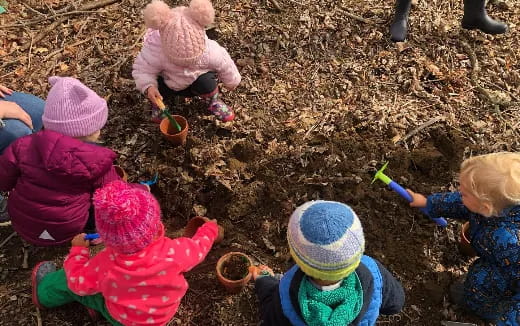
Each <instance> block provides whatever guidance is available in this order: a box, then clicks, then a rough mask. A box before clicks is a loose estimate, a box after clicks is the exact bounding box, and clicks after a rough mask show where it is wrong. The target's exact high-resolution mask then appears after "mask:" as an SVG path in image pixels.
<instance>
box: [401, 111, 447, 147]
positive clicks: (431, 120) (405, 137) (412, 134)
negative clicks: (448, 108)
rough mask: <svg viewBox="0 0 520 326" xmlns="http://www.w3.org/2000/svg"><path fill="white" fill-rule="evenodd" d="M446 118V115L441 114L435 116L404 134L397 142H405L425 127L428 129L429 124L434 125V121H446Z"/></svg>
mask: <svg viewBox="0 0 520 326" xmlns="http://www.w3.org/2000/svg"><path fill="white" fill-rule="evenodd" d="M444 120H446V117H445V116H443V115H441V116H438V117H435V118H431V119H430V120H428V121H426V122H425V123H423V124H422V125H420V126H419V127H417V128H415V129H414V130H412V131H410V132H409V133H407V134H406V135H404V137H403V138H401V139H399V140H398V141H397V142H396V144H397V143H401V142H403V143H404V142H405V141H406V140H407V139H408V138H410V137H412V136H414V135H416V134H418V133H419V131H421V130H423V129H426V128H428V127H429V126H431V125H433V124H434V123H436V122H439V121H444Z"/></svg>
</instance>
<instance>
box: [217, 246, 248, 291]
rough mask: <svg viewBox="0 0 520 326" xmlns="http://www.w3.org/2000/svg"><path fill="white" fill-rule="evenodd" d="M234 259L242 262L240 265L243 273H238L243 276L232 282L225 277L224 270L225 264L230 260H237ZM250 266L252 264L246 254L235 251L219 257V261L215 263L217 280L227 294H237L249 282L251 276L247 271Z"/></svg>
mask: <svg viewBox="0 0 520 326" xmlns="http://www.w3.org/2000/svg"><path fill="white" fill-rule="evenodd" d="M236 257H238V258H239V259H242V260H243V261H242V263H243V265H244V270H243V273H242V271H240V275H243V276H241V277H242V278H240V279H236V280H232V279H229V278H228V277H226V276H225V275H226V272H228V271H227V270H226V268H227V264H228V263H229V262H230V260H231V259H237V258H236ZM250 266H253V262H252V261H251V259H250V258H249V257H248V256H247V255H246V254H243V253H241V252H237V251H232V252H229V253H227V254H225V255H224V256H222V257H220V259H219V260H218V262H217V278H218V280H219V281H220V283H222V285H224V287H225V288H226V290H227V291H228V292H229V293H238V292H240V291H241V290H242V288H243V287H244V286H246V284H247V283H248V282H249V281H250V280H251V276H252V275H251V272H250V271H249V267H250Z"/></svg>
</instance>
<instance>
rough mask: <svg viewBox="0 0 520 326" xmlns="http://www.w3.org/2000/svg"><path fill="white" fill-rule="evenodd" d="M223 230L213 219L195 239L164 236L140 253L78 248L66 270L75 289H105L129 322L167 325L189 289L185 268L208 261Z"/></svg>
mask: <svg viewBox="0 0 520 326" xmlns="http://www.w3.org/2000/svg"><path fill="white" fill-rule="evenodd" d="M217 234H218V227H217V224H216V223H214V222H207V223H205V224H204V225H203V226H201V227H200V228H199V229H198V230H197V233H196V234H195V235H194V236H193V237H192V238H177V239H170V238H167V237H165V236H164V229H163V230H162V232H161V235H160V236H159V237H158V238H157V239H155V240H154V241H153V242H152V243H151V244H150V245H149V246H148V247H146V248H145V249H143V250H142V251H139V252H137V253H134V254H130V255H124V254H118V253H116V252H115V251H114V250H112V249H111V248H105V249H104V250H103V251H101V252H100V253H99V254H97V255H96V256H94V257H92V258H90V257H89V256H90V252H89V249H88V248H84V247H72V248H71V249H70V253H69V255H68V256H67V258H66V259H65V263H64V269H65V274H66V276H67V284H68V286H69V288H70V290H71V291H72V292H74V293H76V294H78V295H81V296H86V295H94V294H96V293H101V294H102V295H103V297H104V298H105V304H106V307H107V309H108V311H109V312H110V315H111V316H112V317H113V318H114V319H115V320H117V321H119V322H120V323H121V324H123V325H135V326H141V325H156V326H159V325H165V324H167V323H168V322H169V321H170V320H171V319H172V317H173V316H174V315H175V313H176V312H177V308H178V307H179V303H180V301H181V299H182V297H183V296H184V294H185V293H186V291H187V290H188V283H187V282H186V279H185V278H184V275H183V273H185V272H187V271H189V270H190V269H192V268H193V267H195V266H196V265H197V264H199V263H200V262H202V261H203V260H204V258H205V257H206V255H207V253H208V252H209V250H210V249H211V246H212V245H213V242H214V241H215V239H216V237H217Z"/></svg>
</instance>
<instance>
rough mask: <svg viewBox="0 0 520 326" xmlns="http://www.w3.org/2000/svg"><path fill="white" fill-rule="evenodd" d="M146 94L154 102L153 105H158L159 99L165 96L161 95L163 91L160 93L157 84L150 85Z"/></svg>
mask: <svg viewBox="0 0 520 326" xmlns="http://www.w3.org/2000/svg"><path fill="white" fill-rule="evenodd" d="M146 96H147V97H148V99H149V100H150V102H152V104H153V105H157V99H160V100H161V101H162V99H163V97H162V96H161V93H159V90H158V89H157V87H155V86H150V87H148V89H147V90H146Z"/></svg>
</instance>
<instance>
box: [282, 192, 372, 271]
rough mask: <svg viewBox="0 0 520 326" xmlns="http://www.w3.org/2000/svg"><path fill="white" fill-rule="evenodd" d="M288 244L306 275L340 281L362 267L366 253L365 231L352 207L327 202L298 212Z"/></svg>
mask: <svg viewBox="0 0 520 326" xmlns="http://www.w3.org/2000/svg"><path fill="white" fill-rule="evenodd" d="M287 240H288V242H289V249H290V251H291V255H292V257H293V258H294V260H295V261H296V264H298V266H299V267H300V268H301V269H302V271H303V272H304V273H305V274H307V275H309V276H311V277H314V278H317V279H320V280H328V281H339V280H341V279H344V278H345V277H347V276H348V275H349V274H350V273H352V272H353V271H354V270H355V269H356V268H357V267H358V265H359V262H360V260H361V256H363V252H364V251H365V237H364V235H363V227H362V226H361V222H360V221H359V218H358V217H357V215H356V213H354V211H353V210H352V209H351V208H350V206H348V205H345V204H342V203H338V202H334V201H325V200H316V201H309V202H306V203H305V204H303V205H301V206H300V207H298V208H296V210H295V211H294V213H293V214H292V215H291V219H290V220H289V226H288V228H287Z"/></svg>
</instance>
